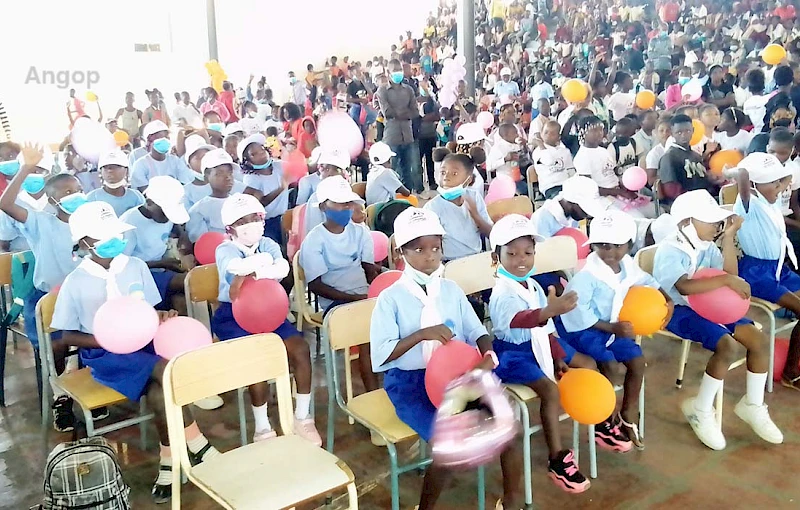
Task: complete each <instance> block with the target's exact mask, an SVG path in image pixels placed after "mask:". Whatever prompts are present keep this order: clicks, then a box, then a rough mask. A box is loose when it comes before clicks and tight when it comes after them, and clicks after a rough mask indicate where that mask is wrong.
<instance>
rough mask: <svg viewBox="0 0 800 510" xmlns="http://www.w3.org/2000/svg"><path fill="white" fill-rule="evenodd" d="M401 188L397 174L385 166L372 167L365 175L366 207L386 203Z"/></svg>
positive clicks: (401, 184)
mask: <svg viewBox="0 0 800 510" xmlns="http://www.w3.org/2000/svg"><path fill="white" fill-rule="evenodd" d="M401 186H403V183H402V182H400V179H398V178H397V174H396V173H394V170H392V169H391V168H386V167H385V166H374V165H373V166H372V167H371V168H370V171H369V173H368V174H367V192H366V200H367V205H372V204H377V203H381V202H388V201H389V200H392V199H394V198H395V197H396V196H397V190H398V189H400V187H401Z"/></svg>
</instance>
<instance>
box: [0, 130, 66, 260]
mask: <svg viewBox="0 0 800 510" xmlns="http://www.w3.org/2000/svg"><path fill="white" fill-rule="evenodd" d="M21 151H22V148H21V147H20V146H19V145H17V144H15V143H13V142H0V173H2V174H3V176H5V179H6V181H8V182H10V181H11V179H12V178H13V177H14V176H15V175H17V172H19V169H20V167H21V166H22V164H23V163H24V161H23V157H22V152H21ZM42 159H43V161H42V162H40V163H39V168H41V169H42V170H45V169H46V170H47V171H48V172H49V171H50V169H51V168H52V167H53V165H54V164H55V160H54V159H53V156H52V154H50V155H47V154H45V156H44V157H43V158H42ZM44 182H45V181H44V176H39V177H34V178H33V180H30V179H28V180H26V181H23V183H22V189H21V190H20V192H19V195H17V200H16V201H17V203H18V204H19V205H20V206H22V207H24V208H26V209H30V210H32V211H43V210H44V209H45V208H46V207H48V204H49V200H48V198H47V194H46V193H45V185H44ZM19 225H20V224H19V223H17V222H16V221H14V220H13V219H12V218H11V217H10V216H9V215H8V214H6V213H5V212H0V251H4V252H11V253H14V252H18V251H26V250H29V249H30V246H29V245H28V241H27V240H26V239H25V236H24V235H23V234H22V231H21V229H20V228H18V227H19Z"/></svg>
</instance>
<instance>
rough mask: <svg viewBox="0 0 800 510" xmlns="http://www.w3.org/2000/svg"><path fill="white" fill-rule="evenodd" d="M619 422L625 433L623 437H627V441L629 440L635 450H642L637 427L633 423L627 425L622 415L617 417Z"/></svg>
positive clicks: (642, 442) (642, 445) (642, 443)
mask: <svg viewBox="0 0 800 510" xmlns="http://www.w3.org/2000/svg"><path fill="white" fill-rule="evenodd" d="M617 417H618V418H619V421H620V426H621V427H622V428H623V430H624V431H625V435H626V436H628V439H630V440H631V443H633V446H634V447H635V448H636V449H637V450H644V441H642V438H641V436H640V435H639V426H638V425H636V424H635V423H628V422H627V421H625V420H624V419H623V418H622V415H617Z"/></svg>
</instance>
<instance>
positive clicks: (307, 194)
mask: <svg viewBox="0 0 800 510" xmlns="http://www.w3.org/2000/svg"><path fill="white" fill-rule="evenodd" d="M320 181H322V176H321V175H319V172H314V173H313V174H309V175H305V176H303V178H301V179H300V182H298V183H297V201H296V204H297V205H300V204H305V203H306V202H308V199H309V198H311V195H312V194H314V193H316V192H317V186H319V183H320Z"/></svg>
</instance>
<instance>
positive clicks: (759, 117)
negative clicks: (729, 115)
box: [742, 95, 770, 133]
mask: <svg viewBox="0 0 800 510" xmlns="http://www.w3.org/2000/svg"><path fill="white" fill-rule="evenodd" d="M769 98H770V96H766V95H765V96H750V98H749V99H747V100H746V101H745V102H744V104H743V105H742V111H744V113H746V114H747V116H748V117H750V122H752V123H753V133H760V132H761V130H762V129H763V128H764V115H766V114H767V101H769Z"/></svg>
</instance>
